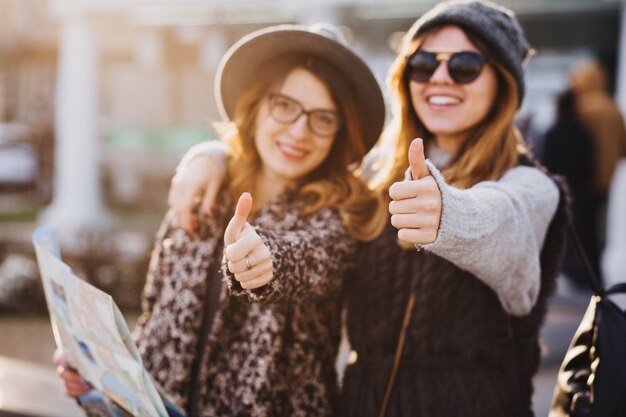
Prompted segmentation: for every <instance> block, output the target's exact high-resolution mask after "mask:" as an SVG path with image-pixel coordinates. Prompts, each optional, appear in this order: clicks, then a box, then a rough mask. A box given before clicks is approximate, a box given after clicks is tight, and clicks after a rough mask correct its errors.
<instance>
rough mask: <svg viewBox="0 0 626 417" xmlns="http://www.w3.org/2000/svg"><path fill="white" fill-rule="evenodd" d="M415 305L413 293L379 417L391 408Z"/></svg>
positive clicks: (408, 302)
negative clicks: (407, 330) (392, 394)
mask: <svg viewBox="0 0 626 417" xmlns="http://www.w3.org/2000/svg"><path fill="white" fill-rule="evenodd" d="M413 304H415V293H414V292H413V291H411V295H410V296H409V300H408V301H407V303H406V309H405V310H404V318H403V319H402V328H401V329H400V335H399V336H398V344H397V345H396V354H395V355H394V358H393V366H392V368H391V373H390V374H389V380H388V381H387V389H386V390H385V396H384V397H383V403H382V405H381V406H380V412H379V413H378V417H384V416H385V413H387V407H388V406H389V398H391V393H392V391H393V384H394V382H395V381H396V375H397V373H398V367H399V366H400V359H401V358H402V351H403V350H404V341H405V339H406V329H407V328H408V327H409V323H410V322H411V312H412V311H413Z"/></svg>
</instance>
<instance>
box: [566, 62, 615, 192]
mask: <svg viewBox="0 0 626 417" xmlns="http://www.w3.org/2000/svg"><path fill="white" fill-rule="evenodd" d="M569 83H570V88H571V89H572V91H573V93H574V94H575V96H576V108H577V111H578V114H579V115H580V118H581V121H582V123H583V124H584V125H585V126H586V127H587V129H589V132H590V133H591V138H592V139H593V145H594V149H595V156H596V162H595V169H596V180H595V186H594V188H595V192H596V193H597V195H598V197H599V198H600V199H601V200H604V201H606V198H607V195H608V191H609V187H610V185H611V179H612V178H613V172H614V171H615V167H616V165H617V161H619V159H620V158H623V157H625V156H626V127H625V126H624V117H623V116H622V113H621V112H620V110H619V108H618V107H617V104H616V103H615V102H614V101H613V99H612V98H611V96H609V93H608V91H607V85H606V74H605V72H604V68H603V67H602V66H601V65H600V63H599V62H597V61H595V60H589V61H585V62H583V63H581V64H579V65H577V66H576V67H574V68H573V69H572V71H571V73H570V80H569Z"/></svg>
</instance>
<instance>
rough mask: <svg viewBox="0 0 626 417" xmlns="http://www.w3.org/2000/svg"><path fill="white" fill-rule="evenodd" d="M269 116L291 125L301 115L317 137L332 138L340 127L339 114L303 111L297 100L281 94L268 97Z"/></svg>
mask: <svg viewBox="0 0 626 417" xmlns="http://www.w3.org/2000/svg"><path fill="white" fill-rule="evenodd" d="M269 106H270V115H271V116H272V117H273V118H274V119H275V120H276V121H278V122H280V123H285V124H288V123H293V122H295V121H296V120H298V118H299V117H300V116H301V115H302V114H305V115H306V116H307V126H308V127H309V129H310V130H311V131H312V132H313V133H315V134H316V135H319V136H332V135H334V134H335V133H337V131H338V130H339V128H340V127H341V120H340V117H339V114H338V113H337V112H336V111H334V110H324V109H313V110H304V108H303V107H302V104H300V102H298V101H297V100H294V99H292V98H291V97H287V96H285V95H283V94H279V93H272V94H270V95H269Z"/></svg>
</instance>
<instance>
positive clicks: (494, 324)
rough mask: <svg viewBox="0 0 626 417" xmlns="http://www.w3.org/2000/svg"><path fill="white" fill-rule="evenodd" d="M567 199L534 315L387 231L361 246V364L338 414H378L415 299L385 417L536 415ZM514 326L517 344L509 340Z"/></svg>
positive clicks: (353, 285) (354, 296)
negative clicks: (514, 312)
mask: <svg viewBox="0 0 626 417" xmlns="http://www.w3.org/2000/svg"><path fill="white" fill-rule="evenodd" d="M564 196H565V194H564V193H563V192H562V193H561V199H560V203H559V208H558V210H557V213H556V214H555V216H554V218H553V221H552V222H551V225H550V227H549V230H548V233H547V235H546V239H545V244H544V247H543V250H542V253H541V287H540V294H539V297H538V300H537V303H536V304H535V305H534V307H533V308H532V310H531V311H530V313H529V314H527V315H524V316H522V317H513V316H511V315H509V314H507V313H506V312H505V311H504V310H503V308H502V306H501V303H500V302H499V300H498V297H497V296H496V294H495V292H494V291H493V290H492V289H491V288H489V287H488V286H487V285H485V284H484V283H483V282H482V281H481V280H479V279H477V278H476V277H475V276H474V275H472V274H470V273H469V272H465V271H463V270H461V269H459V268H458V267H456V266H455V265H454V264H452V263H450V262H448V261H446V260H445V259H443V258H440V257H438V256H437V255H434V254H432V253H429V252H427V251H423V252H416V251H415V250H402V249H400V248H399V247H398V246H397V244H396V236H397V230H396V229H395V228H393V227H392V226H391V225H390V224H389V225H388V226H387V228H386V229H385V231H384V232H383V234H382V235H381V236H380V237H379V238H378V239H376V240H375V241H373V242H370V243H368V244H366V245H363V246H362V248H361V250H360V253H359V255H358V261H357V265H358V271H357V273H356V274H355V275H354V277H353V278H352V279H351V280H350V281H348V286H347V288H348V331H349V337H350V342H351V344H352V347H353V349H355V350H356V352H357V354H358V360H357V362H356V363H355V364H353V365H350V366H349V367H348V368H347V370H346V374H345V377H344V387H343V393H342V401H341V412H340V415H341V416H344V417H345V416H347V417H350V416H355V417H356V416H359V417H368V416H376V415H377V414H378V410H379V407H380V403H381V401H382V397H383V394H384V390H385V387H386V384H387V378H388V375H389V372H390V370H391V363H392V358H393V354H394V351H395V348H396V343H397V340H398V334H399V331H400V324H401V322H402V315H403V312H404V308H405V305H406V301H407V298H408V295H409V291H411V290H413V291H415V294H416V302H415V307H414V310H413V313H412V320H411V324H410V327H409V329H408V331H407V335H406V344H405V349H404V354H403V358H402V362H401V365H400V369H399V371H398V375H397V379H396V384H395V388H394V391H393V394H392V397H391V401H390V404H389V408H388V413H387V416H388V417H395V416H398V417H399V416H417V417H420V416H422V417H449V416H455V417H484V416H489V417H505V416H506V417H510V416H515V417H516V416H532V415H533V413H532V409H531V397H532V386H531V381H532V376H533V375H534V374H535V373H536V371H537V367H538V365H539V342H538V338H539V336H538V335H539V329H540V327H541V324H542V322H543V319H544V317H545V312H546V305H547V299H548V297H549V295H550V294H551V293H552V292H553V290H554V286H555V278H556V276H557V273H558V267H559V264H560V260H561V257H562V252H563V249H564V236H565V233H564V230H565V224H566V221H567V213H566V210H565V206H566V204H565V197H564ZM508 326H511V329H512V334H513V340H512V341H508V342H507V341H506V340H504V338H502V335H503V334H506V330H507V329H508Z"/></svg>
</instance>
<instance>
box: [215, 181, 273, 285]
mask: <svg viewBox="0 0 626 417" xmlns="http://www.w3.org/2000/svg"><path fill="white" fill-rule="evenodd" d="M251 210H252V196H251V195H250V193H243V194H242V195H241V197H239V201H238V202H237V207H236V208H235V214H234V215H233V218H232V219H230V222H228V226H226V230H225V231H224V253H225V254H226V259H228V270H229V271H230V272H231V273H232V274H233V275H234V276H235V279H236V280H237V281H239V284H240V285H241V287H242V288H244V289H254V288H259V287H262V286H263V285H265V284H267V283H268V282H270V281H271V280H272V278H273V268H272V258H271V254H270V250H269V249H268V247H267V246H266V245H265V243H263V241H262V240H261V237H260V236H259V235H258V233H257V232H256V230H254V227H252V226H251V225H250V223H248V221H247V219H248V215H250V211H251Z"/></svg>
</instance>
